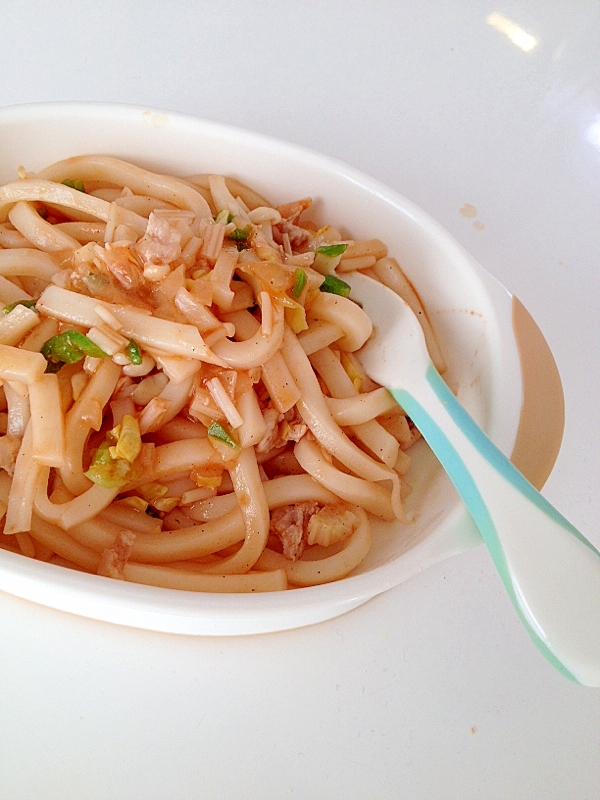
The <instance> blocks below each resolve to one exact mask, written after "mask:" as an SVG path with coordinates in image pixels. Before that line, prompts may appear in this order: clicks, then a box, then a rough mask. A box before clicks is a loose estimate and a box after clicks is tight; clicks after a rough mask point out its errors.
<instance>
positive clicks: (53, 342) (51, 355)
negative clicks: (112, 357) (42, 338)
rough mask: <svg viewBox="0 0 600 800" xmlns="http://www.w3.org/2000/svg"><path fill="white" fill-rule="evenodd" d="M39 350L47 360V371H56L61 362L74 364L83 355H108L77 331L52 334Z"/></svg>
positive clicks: (93, 356) (104, 356)
mask: <svg viewBox="0 0 600 800" xmlns="http://www.w3.org/2000/svg"><path fill="white" fill-rule="evenodd" d="M41 352H42V355H43V356H44V358H45V359H46V360H47V361H48V372H57V371H58V370H59V369H60V368H61V366H62V365H63V364H75V363H76V362H77V361H81V359H82V358H84V356H91V357H92V358H107V357H108V353H105V352H104V350H101V349H100V348H99V347H98V346H97V345H95V344H94V343H93V342H92V340H91V339H88V337H87V336H84V335H83V333H79V331H64V332H63V333H59V334H58V336H53V337H52V338H51V339H48V341H47V342H46V343H45V344H44V346H43V347H42V350H41Z"/></svg>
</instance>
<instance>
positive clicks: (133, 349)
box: [125, 339, 142, 366]
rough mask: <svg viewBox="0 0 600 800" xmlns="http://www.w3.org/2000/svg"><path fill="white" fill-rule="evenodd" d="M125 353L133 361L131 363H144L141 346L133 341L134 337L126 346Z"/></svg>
mask: <svg viewBox="0 0 600 800" xmlns="http://www.w3.org/2000/svg"><path fill="white" fill-rule="evenodd" d="M125 355H126V356H127V358H128V359H129V360H130V361H131V363H132V364H135V365H136V366H137V365H138V364H141V363H142V354H141V352H140V348H139V347H138V346H137V344H136V343H135V342H134V341H133V339H131V340H130V342H129V344H128V345H127V347H126V348H125Z"/></svg>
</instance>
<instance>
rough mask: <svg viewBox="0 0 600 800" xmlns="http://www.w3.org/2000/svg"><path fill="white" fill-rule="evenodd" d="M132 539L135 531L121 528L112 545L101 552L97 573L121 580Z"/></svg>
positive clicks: (133, 539)
mask: <svg viewBox="0 0 600 800" xmlns="http://www.w3.org/2000/svg"><path fill="white" fill-rule="evenodd" d="M134 541H135V533H134V532H133V531H128V530H122V531H121V532H120V533H119V534H118V535H117V537H116V539H115V542H114V544H113V546H112V547H110V548H108V549H107V550H104V551H103V552H102V555H101V556H100V562H99V563H98V570H97V572H98V575H104V577H105V578H116V579H117V580H123V567H124V566H125V564H126V563H127V562H128V561H129V556H130V555H131V549H132V547H133V543H134Z"/></svg>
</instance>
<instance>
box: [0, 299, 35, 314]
mask: <svg viewBox="0 0 600 800" xmlns="http://www.w3.org/2000/svg"><path fill="white" fill-rule="evenodd" d="M35 304H36V301H35V300H17V302H16V303H10V304H9V305H7V306H4V308H3V309H2V313H3V314H10V312H11V311H12V310H13V309H15V308H16V307H17V306H25V308H31V309H33V310H34V311H35Z"/></svg>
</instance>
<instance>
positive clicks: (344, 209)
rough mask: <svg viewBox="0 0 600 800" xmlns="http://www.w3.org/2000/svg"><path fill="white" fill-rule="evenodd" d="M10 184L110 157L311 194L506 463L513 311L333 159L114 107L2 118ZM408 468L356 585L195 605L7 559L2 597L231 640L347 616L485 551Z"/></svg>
mask: <svg viewBox="0 0 600 800" xmlns="http://www.w3.org/2000/svg"><path fill="white" fill-rule="evenodd" d="M0 153H1V154H2V158H1V161H0V182H2V183H4V182H7V181H9V180H14V178H15V176H16V170H17V168H18V167H19V166H20V165H23V166H25V167H26V169H27V170H30V171H36V170H39V169H41V168H42V167H44V166H46V165H48V164H50V163H52V162H54V161H57V160H59V159H63V158H66V157H69V156H73V155H83V154H89V153H103V154H109V155H113V156H117V157H120V158H123V159H127V160H130V161H133V162H136V163H138V164H140V165H142V166H145V167H148V168H150V169H152V170H155V171H164V172H167V173H171V174H174V175H182V176H184V175H186V174H192V173H200V172H215V173H224V174H227V175H232V176H235V177H236V178H239V179H240V180H242V181H243V182H245V183H247V184H249V185H250V186H252V187H253V188H255V189H256V190H257V191H258V192H260V193H261V194H262V195H264V196H266V197H267V198H269V199H270V200H271V201H272V202H273V203H274V204H278V203H282V202H285V201H289V200H294V199H298V198H301V197H305V196H307V195H309V196H311V197H312V198H313V199H314V200H315V211H316V213H317V215H318V218H319V219H320V220H322V221H323V222H325V221H327V222H330V223H332V224H334V225H336V226H338V227H340V228H341V229H342V231H343V232H344V233H345V234H346V235H348V236H352V237H353V238H373V237H377V238H380V239H382V240H383V241H384V242H385V243H386V244H387V245H388V248H389V251H390V254H391V255H394V256H396V257H397V258H398V260H399V261H400V263H401V264H402V266H403V268H404V270H405V271H406V273H407V275H408V277H409V279H410V280H411V281H412V282H413V283H414V285H415V286H416V287H417V289H418V291H419V293H420V295H421V298H422V299H423V301H424V303H425V305H426V308H427V310H428V312H429V315H430V318H431V322H432V324H433V327H434V329H435V330H436V332H437V334H438V337H439V338H440V340H441V342H442V343H443V348H444V353H445V355H446V357H447V360H448V364H449V370H448V377H449V382H450V384H451V385H452V387H453V388H454V389H455V390H457V392H458V396H459V399H460V400H461V401H462V402H463V404H464V405H465V406H466V407H467V409H468V410H469V411H470V412H471V414H472V415H473V416H474V417H475V419H476V420H477V421H478V422H479V424H480V425H481V426H482V427H483V428H484V429H485V431H486V432H487V433H488V435H490V436H491V438H492V439H493V440H494V441H495V442H496V444H497V445H498V446H499V447H500V449H501V450H502V451H503V452H505V453H507V454H510V453H511V452H512V448H513V446H514V443H515V440H516V436H517V430H518V425H519V419H520V413H521V405H522V393H523V381H522V374H521V368H520V362H519V353H518V348H517V344H516V341H515V336H514V332H513V324H512V311H513V304H512V299H511V297H510V295H509V294H508V292H507V291H506V290H505V289H503V287H501V286H500V284H498V283H497V282H496V281H495V280H494V279H493V278H491V277H490V276H489V275H488V274H487V273H486V272H485V271H484V270H483V269H482V268H481V267H480V266H479V265H478V264H476V263H475V262H474V261H473V260H472V259H471V258H470V257H469V256H468V254H467V253H465V251H464V250H463V249H462V248H461V247H460V246H459V245H458V244H457V243H456V242H455V241H454V240H453V239H452V238H451V237H450V236H449V234H448V233H446V232H445V231H444V230H443V229H442V228H441V227H440V226H439V225H438V224H437V223H436V222H434V221H433V220H432V219H431V218H430V217H428V216H427V214H425V213H424V212H423V211H422V210H420V209H419V208H417V207H416V206H415V205H413V204H412V203H411V202H410V201H408V200H406V199H405V198H403V197H401V196H400V195H398V194H397V193H396V192H394V191H391V190H390V189H387V188H386V187H385V186H382V185H381V184H379V183H377V182H375V181H374V180H371V179H370V178H368V177H366V176H365V175H362V174H360V173H358V172H356V171H355V170H353V169H351V168H349V167H347V166H345V165H344V164H341V163H339V162H336V161H334V160H332V159H330V158H326V157H324V156H320V155H317V154H315V153H313V152H309V151H307V150H304V149H302V148H299V147H296V146H293V145H289V144H285V143H282V142H279V141H275V140H272V139H268V138H266V137H264V136H259V135H256V134H253V133H249V132H246V131H241V130H236V129H233V128H230V127H225V126H222V125H218V124H215V123H212V122H206V121H202V120H199V119H196V118H192V117H186V116H181V115H177V114H172V113H167V112H162V111H155V110H147V109H144V108H137V107H129V106H114V105H104V104H43V105H29V106H27V105H24V106H15V107H10V108H4V109H1V110H0ZM416 450H417V452H416V454H415V458H414V464H413V467H412V468H411V474H410V477H411V482H412V484H413V486H414V491H413V494H412V495H411V497H410V501H409V502H410V506H411V507H412V508H413V509H415V510H416V511H417V518H416V521H415V522H414V523H413V524H412V525H410V526H400V525H397V526H396V527H395V529H394V530H389V529H387V530H386V531H380V532H379V533H378V535H377V536H376V541H375V544H374V546H373V549H372V551H371V553H370V554H369V556H368V558H367V560H366V561H365V562H364V563H363V564H362V565H361V567H360V568H359V570H358V571H357V573H356V574H355V575H352V576H351V577H348V578H346V579H344V580H342V581H338V582H336V583H332V584H328V585H324V586H317V587H311V588H306V589H294V590H290V591H288V592H279V593H269V594H260V595H246V594H244V595H223V594H199V593H193V592H182V591H175V590H171V589H159V588H154V587H147V586H139V585H135V584H129V583H124V582H121V581H115V580H110V579H107V578H103V577H98V576H94V575H87V574H83V573H79V572H75V571H71V570H68V569H65V568H62V567H58V566H54V565H49V564H44V563H40V562H37V561H33V560H30V559H28V558H25V557H22V556H19V555H15V554H13V553H10V552H7V551H4V550H0V589H2V590H4V591H7V592H10V593H13V594H15V595H18V596H21V597H24V598H27V599H30V600H33V601H36V602H39V603H42V604H45V605H48V606H51V607H54V608H57V609H62V610H65V611H69V612H72V613H75V614H80V615H84V616H89V617H92V618H96V619H101V620H106V621H111V622H115V623H120V624H125V625H132V626H136V627H140V628H148V629H153V630H161V631H169V632H178V633H188V634H212V635H234V634H246V633H259V632H265V631H274V630H282V629H286V628H292V627H298V626H302V625H307V624H310V623H313V622H317V621H320V620H324V619H328V618H331V617H334V616H336V615H339V614H342V613H344V612H346V611H348V610H350V609H352V608H354V607H356V606H358V605H360V604H361V603H364V602H365V601H366V600H368V599H369V598H371V597H373V596H375V595H376V594H378V593H380V592H383V591H385V590H386V589H389V588H390V587H392V586H395V585H397V584H398V583H400V582H401V581H404V580H406V579H407V578H409V577H410V576H411V575H413V574H415V573H416V572H418V571H419V570H421V569H423V568H424V567H426V566H428V565H430V564H432V563H435V562H436V561H439V560H440V559H442V558H445V557H447V556H449V555H451V554H453V553H457V552H460V551H461V550H464V549H465V548H467V547H469V546H471V545H473V544H475V543H477V542H478V541H479V539H478V534H477V533H476V531H475V530H474V527H473V525H472V523H471V522H470V520H469V518H468V516H467V514H466V512H465V511H464V509H463V506H462V504H461V502H460V501H459V499H458V497H457V495H456V493H455V491H454V489H453V487H452V486H451V484H450V482H449V480H448V479H447V478H446V476H445V475H444V474H442V473H441V470H440V469H439V468H438V467H436V465H435V462H434V461H433V459H432V458H431V456H430V454H429V452H428V450H427V448H426V447H425V446H423V445H422V443H420V445H418V446H417V448H416Z"/></svg>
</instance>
